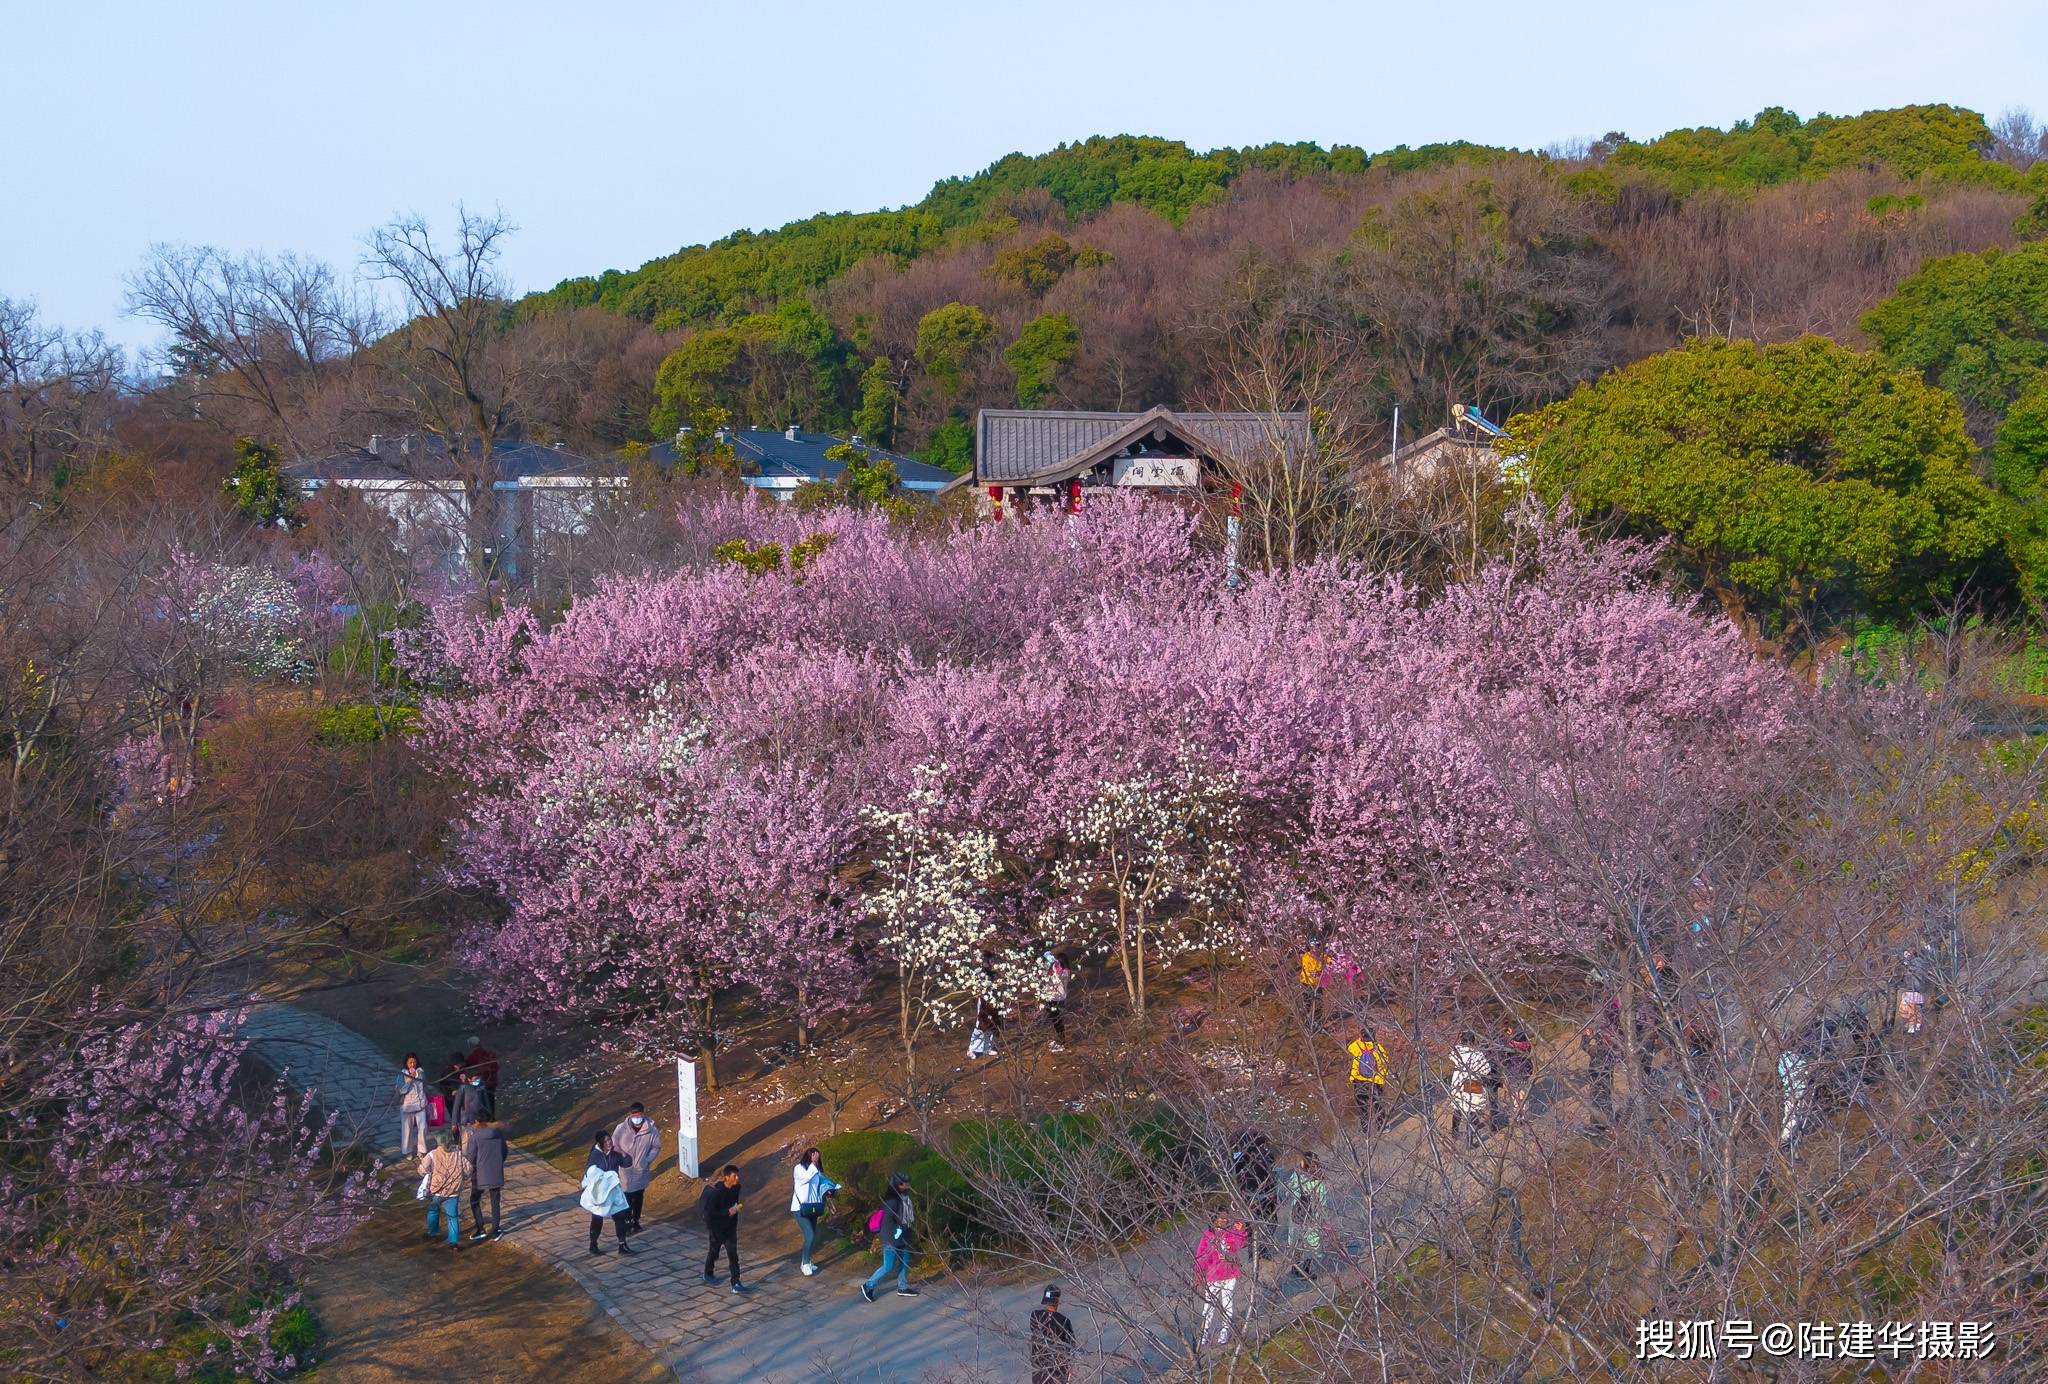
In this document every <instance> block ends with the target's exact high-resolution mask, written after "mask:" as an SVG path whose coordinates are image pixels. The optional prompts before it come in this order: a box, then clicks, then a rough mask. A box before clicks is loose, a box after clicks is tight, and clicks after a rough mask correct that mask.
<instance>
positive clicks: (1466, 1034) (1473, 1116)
mask: <svg viewBox="0 0 2048 1384" xmlns="http://www.w3.org/2000/svg"><path fill="white" fill-rule="evenodd" d="M1492 1081H1493V1063H1492V1062H1491V1061H1490V1060H1489V1059H1488V1058H1487V1056H1486V1054H1485V1053H1484V1052H1482V1051H1481V1050H1480V1047H1479V1035H1478V1034H1476V1033H1474V1032H1473V1031H1472V1030H1471V1029H1469V1028H1468V1029H1466V1030H1464V1031H1463V1032H1462V1033H1460V1034H1459V1035H1458V1045H1457V1046H1456V1047H1454V1048H1452V1049H1451V1137H1452V1138H1454V1139H1455V1138H1457V1137H1458V1130H1459V1127H1460V1126H1461V1125H1462V1126H1463V1128H1464V1131H1465V1147H1467V1148H1474V1149H1476V1148H1478V1147H1479V1141H1480V1140H1481V1139H1482V1138H1484V1137H1485V1135H1486V1134H1488V1133H1491V1132H1492V1130H1493V1087H1492ZM1482 1122H1483V1123H1482Z"/></svg>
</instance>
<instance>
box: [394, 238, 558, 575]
mask: <svg viewBox="0 0 2048 1384" xmlns="http://www.w3.org/2000/svg"><path fill="white" fill-rule="evenodd" d="M514 229H515V228H514V227H513V225H512V223H511V222H510V221H509V220H508V219H507V218H506V217H505V215H504V213H503V212H493V213H491V214H490V215H488V216H486V215H482V214H480V213H474V212H471V211H469V210H468V209H466V208H461V207H458V208H457V210H456V229H455V236H454V239H453V240H452V241H437V240H436V239H435V238H434V234H433V231H432V229H431V228H430V227H429V226H428V224H427V221H426V219H425V218H424V217H422V216H420V215H418V214H417V213H414V214H411V215H408V216H403V217H399V218H397V219H396V220H393V221H391V222H390V223H388V224H386V225H383V226H380V227H378V228H377V229H376V230H375V231H372V232H371V233H370V240H369V249H368V252H367V253H366V254H365V256H364V260H363V267H364V271H365V273H367V274H368V275H369V277H370V278H372V279H374V280H377V281H380V282H383V283H388V284H392V285H395V286H396V287H397V289H398V292H399V296H400V299H401V301H402V303H403V305H404V308H405V310H406V312H407V313H408V314H409V317H408V320H407V322H406V323H405V325H403V326H402V327H400V328H398V329H397V330H396V331H394V332H393V333H391V334H390V335H389V336H388V337H386V338H385V339H384V340H382V341H380V342H379V343H377V346H376V349H375V350H374V351H372V352H371V353H370V360H371V362H372V363H373V365H374V367H375V373H376V376H377V378H378V379H379V381H380V382H381V384H382V389H381V391H380V395H379V404H380V406H381V408H383V409H384V410H387V411H388V412H389V413H390V414H391V415H392V416H394V417H395V418H396V420H397V421H398V422H399V423H400V424H401V426H410V427H415V428H418V429H419V430H420V431H422V432H424V433H426V434H428V435H429V436H430V437H432V438H434V439H436V440H437V441H438V442H439V443H440V444H441V446H442V448H444V449H445V456H446V460H447V462H448V463H449V464H450V465H451V466H452V467H453V469H454V473H455V485H454V488H455V489H457V490H459V492H460V497H461V499H460V503H461V506H462V509H463V523H464V526H465V536H466V539H467V548H468V553H469V560H470V561H471V563H472V564H473V565H476V566H477V567H479V568H480V569H488V567H489V557H488V554H489V553H490V552H491V551H492V550H493V549H494V547H495V545H494V542H493V535H494V534H495V532H496V528H497V518H498V516H497V512H496V506H495V504H494V499H495V497H494V493H493V491H492V485H493V483H494V482H495V481H496V480H497V478H498V476H497V460H496V450H497V447H498V444H499V443H500V442H503V441H505V440H506V439H507V438H509V437H511V436H513V435H515V434H516V432H517V429H518V427H519V424H520V421H521V412H522V408H523V405H524V403H525V379H524V375H523V373H522V371H521V370H520V368H519V362H518V360H517V357H516V356H515V355H514V353H512V352H509V351H507V350H506V349H505V325H506V316H507V311H506V310H507V299H508V297H509V293H510V290H509V287H508V285H507V283H506V281H505V279H504V277H503V275H502V274H501V272H500V270H499V267H498V262H499V259H500V257H501V256H502V255H503V253H504V243H505V239H506V237H508V236H510V235H511V234H512V232H513V230H514Z"/></svg>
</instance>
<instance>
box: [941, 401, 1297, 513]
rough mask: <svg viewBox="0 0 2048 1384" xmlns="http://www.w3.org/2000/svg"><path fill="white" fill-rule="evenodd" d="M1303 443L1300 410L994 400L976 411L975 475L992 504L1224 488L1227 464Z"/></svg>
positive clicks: (1252, 462)
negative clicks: (1134, 408) (1113, 408)
mask: <svg viewBox="0 0 2048 1384" xmlns="http://www.w3.org/2000/svg"><path fill="white" fill-rule="evenodd" d="M1309 445H1310V440H1309V426H1308V415H1307V414H1306V413H1196V412H1190V411H1187V410H1181V409H1169V408H1153V409H1148V410H1146V411H1145V412H1143V413H1096V412H1089V411H1083V410H1078V409H993V408H991V409H983V410H982V411H981V412H980V414H979V415H978V416H977V417H976V419H975V425H974V483H975V485H976V486H978V487H981V488H983V490H984V493H985V494H986V497H987V500H988V502H989V504H990V506H991V507H992V508H994V509H996V510H997V511H998V512H1000V509H1001V506H1002V505H1004V504H1005V503H1008V504H1011V505H1016V504H1024V503H1031V502H1034V501H1057V502H1064V503H1072V502H1074V501H1076V500H1079V499H1080V498H1081V497H1082V496H1084V495H1086V494H1087V493H1088V492H1089V491H1107V490H1147V491H1163V492H1168V493H1176V492H1177V493H1181V494H1216V495H1222V494H1227V493H1228V491H1229V487H1230V484H1231V473H1232V472H1233V471H1236V472H1238V473H1239V474H1242V470H1243V468H1247V467H1253V466H1257V465H1258V464H1259V462H1260V460H1261V458H1266V457H1274V458H1279V457H1287V456H1293V455H1297V454H1298V453H1299V452H1300V451H1301V450H1302V449H1306V448H1307V447H1308V446H1309Z"/></svg>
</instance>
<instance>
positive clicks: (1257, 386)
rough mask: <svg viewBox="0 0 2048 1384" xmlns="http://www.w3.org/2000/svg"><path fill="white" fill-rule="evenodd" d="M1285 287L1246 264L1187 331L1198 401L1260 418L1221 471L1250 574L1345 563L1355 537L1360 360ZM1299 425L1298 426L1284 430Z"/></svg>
mask: <svg viewBox="0 0 2048 1384" xmlns="http://www.w3.org/2000/svg"><path fill="white" fill-rule="evenodd" d="M1286 280H1287V275H1286V273H1285V271H1284V270H1282V269H1281V267H1280V266H1277V265H1271V264H1266V263H1262V262H1260V261H1258V260H1256V259H1247V260H1246V261H1245V262H1244V263H1242V264H1240V266H1239V269H1238V273H1237V274H1236V275H1235V276H1234V277H1233V279H1232V281H1231V282H1230V284H1229V285H1228V286H1227V287H1226V288H1225V290H1224V292H1223V293H1222V294H1221V295H1220V297H1219V300H1218V301H1216V302H1212V303H1210V304H1208V305H1206V306H1205V308H1204V309H1203V310H1202V311H1200V312H1199V313H1197V314H1196V319H1195V324H1194V326H1193V327H1192V329H1191V332H1190V335H1191V337H1192V338H1193V339H1194V340H1195V341H1197V342H1199V343H1201V345H1202V347H1203V348H1204V351H1205V354H1206V355H1207V357H1208V359H1207V367H1206V368H1207V374H1208V384H1207V386H1206V388H1205V389H1204V390H1203V391H1202V394H1203V396H1204V398H1203V402H1205V403H1207V404H1208V405H1209V406H1210V407H1213V408H1215V409H1218V410H1221V411H1225V412H1241V413H1253V414H1258V415H1260V416H1261V417H1263V418H1265V419H1267V420H1269V421H1268V423H1267V425H1266V426H1265V427H1264V428H1263V429H1262V430H1261V432H1260V435H1259V436H1257V437H1255V438H1254V439H1252V441H1251V444H1250V445H1249V446H1242V447H1240V448H1238V449H1237V450H1236V451H1235V452H1234V453H1233V454H1232V455H1231V456H1229V457H1228V458H1226V459H1224V460H1223V461H1222V463H1221V467H1222V470H1223V472H1224V474H1225V475H1226V477H1227V478H1228V480H1229V481H1230V482H1231V484H1232V485H1234V486H1235V487H1236V488H1237V490H1238V492H1239V494H1240V503H1241V505H1242V509H1243V542H1244V548H1245V552H1244V556H1245V560H1246V561H1247V562H1248V563H1250V564H1252V565H1254V566H1272V567H1291V566H1293V565H1295V564H1297V563H1300V562H1306V561H1308V560H1309V559H1311V558H1313V557H1317V556H1348V555H1351V554H1352V553H1353V552H1355V551H1356V547H1357V540H1358V538H1359V532H1358V527H1357V525H1356V523H1355V522H1354V521H1355V518H1356V515H1355V508H1354V504H1353V501H1354V498H1355V493H1356V492H1355V488H1354V479H1355V475H1356V473H1357V471H1358V469H1359V468H1360V465H1361V464H1362V463H1363V462H1364V461H1365V459H1366V445H1365V441H1366V436H1367V434H1368V432H1369V429H1370V427H1371V420H1370V419H1369V418H1368V417H1367V416H1366V415H1365V413H1364V410H1365V408H1367V407H1368V406H1369V401H1370V399H1371V397H1372V381H1371V379H1370V376H1369V373H1368V372H1369V370H1370V362H1369V360H1368V359H1367V358H1366V357H1365V356H1364V355H1363V354H1362V353H1361V352H1359V351H1357V350H1356V349H1355V348H1354V345H1353V343H1350V342H1347V341H1345V340H1344V339H1343V337H1342V335H1341V334H1340V333H1339V332H1338V331H1336V330H1334V329H1333V328H1332V326H1331V324H1329V323H1328V322H1327V321H1324V320H1322V318H1321V317H1320V316H1319V315H1318V314H1317V313H1316V312H1315V311H1314V310H1313V309H1312V308H1311V307H1309V306H1306V305H1304V304H1303V302H1302V301H1301V300H1300V296H1299V295H1298V294H1296V293H1294V292H1292V291H1291V290H1290V289H1289V288H1288V287H1287V283H1286ZM1300 415H1306V416H1307V418H1308V420H1309V426H1308V427H1307V428H1302V427H1300V426H1298V425H1296V424H1295V423H1293V422H1292V421H1290V419H1291V418H1292V417H1295V416H1300Z"/></svg>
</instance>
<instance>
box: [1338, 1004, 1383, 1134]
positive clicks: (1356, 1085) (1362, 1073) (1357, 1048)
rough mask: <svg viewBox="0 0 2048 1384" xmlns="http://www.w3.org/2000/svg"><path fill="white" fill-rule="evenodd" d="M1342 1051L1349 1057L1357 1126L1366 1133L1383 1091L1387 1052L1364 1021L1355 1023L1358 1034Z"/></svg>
mask: <svg viewBox="0 0 2048 1384" xmlns="http://www.w3.org/2000/svg"><path fill="white" fill-rule="evenodd" d="M1344 1051H1345V1052H1346V1053H1347V1054H1349V1056H1350V1058H1351V1081H1350V1086H1351V1100H1352V1103H1353V1104H1355V1105H1356V1106H1357V1107H1358V1127H1359V1128H1360V1129H1361V1130H1363V1131H1364V1132H1365V1133H1367V1134H1370V1133H1372V1130H1373V1126H1374V1125H1375V1124H1377V1123H1378V1121H1379V1110H1380V1102H1381V1100H1382V1099H1383V1098H1384V1097H1385V1096H1386V1094H1387V1052H1386V1049H1385V1048H1382V1047H1381V1046H1380V1045H1379V1043H1378V1041H1377V1040H1375V1039H1374V1037H1373V1034H1372V1029H1371V1028H1370V1027H1368V1026H1367V1025H1365V1024H1360V1025H1359V1026H1358V1036H1357V1037H1356V1038H1353V1039H1352V1040H1351V1042H1350V1043H1349V1044H1348V1045H1346V1047H1345V1049H1344Z"/></svg>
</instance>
